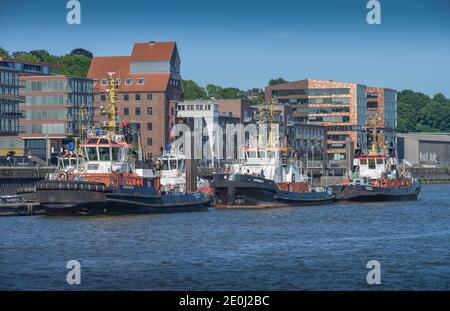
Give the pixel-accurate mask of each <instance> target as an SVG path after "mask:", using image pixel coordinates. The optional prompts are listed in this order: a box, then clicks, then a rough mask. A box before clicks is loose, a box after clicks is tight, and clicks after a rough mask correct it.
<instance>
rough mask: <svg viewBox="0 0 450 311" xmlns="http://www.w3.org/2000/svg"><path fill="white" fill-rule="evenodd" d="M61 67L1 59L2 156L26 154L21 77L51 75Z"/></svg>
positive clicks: (0, 133)
mask: <svg viewBox="0 0 450 311" xmlns="http://www.w3.org/2000/svg"><path fill="white" fill-rule="evenodd" d="M60 67H61V66H58V65H53V64H48V63H42V62H31V61H24V60H18V59H13V58H4V57H0V97H1V99H0V102H1V104H0V119H1V120H0V135H1V136H2V137H1V140H0V155H7V154H10V153H13V154H15V155H23V154H24V141H23V140H22V138H21V137H20V135H19V131H20V129H21V122H22V120H23V119H22V118H21V114H20V107H19V102H20V101H22V102H23V96H22V90H23V88H19V77H21V76H45V75H50V74H52V73H53V72H54V70H55V69H57V68H60Z"/></svg>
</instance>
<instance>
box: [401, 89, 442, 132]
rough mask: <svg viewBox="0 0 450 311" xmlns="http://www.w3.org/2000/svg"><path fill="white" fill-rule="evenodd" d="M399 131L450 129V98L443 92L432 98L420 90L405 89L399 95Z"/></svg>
mask: <svg viewBox="0 0 450 311" xmlns="http://www.w3.org/2000/svg"><path fill="white" fill-rule="evenodd" d="M397 103H398V108H397V112H398V126H397V131H398V132H448V131H450V100H449V99H447V98H446V97H445V96H444V95H443V94H436V95H435V96H434V97H433V98H432V99H431V98H430V97H429V96H427V95H425V94H423V93H420V92H413V91H411V90H404V91H401V92H399V93H398V95H397Z"/></svg>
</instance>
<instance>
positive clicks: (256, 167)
mask: <svg viewBox="0 0 450 311" xmlns="http://www.w3.org/2000/svg"><path fill="white" fill-rule="evenodd" d="M270 111H271V113H270V116H269V124H270V128H272V126H271V120H272V105H271V106H270ZM261 120H262V117H260V121H261ZM260 128H261V127H260ZM271 135H272V133H269V138H268V144H266V143H265V139H264V137H260V139H259V141H260V142H261V146H259V145H258V146H257V147H254V148H248V147H246V148H243V153H244V156H245V158H244V161H243V163H241V164H237V165H232V166H230V168H229V170H228V171H227V172H225V174H217V175H215V176H214V180H213V182H212V184H211V187H212V188H213V195H214V203H215V206H216V208H277V207H289V206H304V205H317V204H326V203H330V202H333V201H334V199H335V196H334V194H333V192H332V190H331V189H325V188H322V187H316V188H313V187H311V186H310V185H309V183H308V177H307V176H305V175H304V174H302V171H301V169H300V168H299V165H298V162H297V161H296V159H295V157H294V156H293V152H292V150H291V149H290V148H287V147H272V145H273V143H272V137H271ZM261 136H262V135H261ZM265 145H268V146H267V147H265Z"/></svg>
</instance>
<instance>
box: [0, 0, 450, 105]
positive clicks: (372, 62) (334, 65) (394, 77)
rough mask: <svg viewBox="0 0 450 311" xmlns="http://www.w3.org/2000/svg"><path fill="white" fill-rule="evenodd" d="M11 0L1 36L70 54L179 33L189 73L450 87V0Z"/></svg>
mask: <svg viewBox="0 0 450 311" xmlns="http://www.w3.org/2000/svg"><path fill="white" fill-rule="evenodd" d="M79 1H80V3H81V8H82V10H81V11H82V16H81V25H68V24H67V23H66V14H67V9H66V2H67V1H66V0H45V1H35V0H22V1H17V0H2V1H1V5H0V46H1V47H3V48H6V49H7V50H9V51H16V50H31V49H47V50H49V51H50V52H51V53H54V54H64V53H68V52H70V50H72V49H73V48H78V47H82V48H86V49H88V50H90V51H92V52H93V53H94V55H97V56H105V55H128V54H130V52H131V48H132V45H133V43H134V42H145V41H151V40H156V41H176V42H177V44H178V48H179V50H180V54H181V59H182V67H181V70H182V76H183V78H184V79H193V80H195V81H197V82H198V83H199V84H200V85H202V86H204V85H206V84H207V83H214V84H219V85H222V86H235V87H239V88H244V89H246V88H251V87H264V86H265V85H266V84H267V81H268V80H269V79H270V78H274V77H279V76H281V77H284V78H285V79H287V80H292V81H293V80H300V79H304V78H312V79H333V80H338V81H346V82H360V83H363V84H368V85H375V86H387V87H391V88H395V89H398V90H401V89H405V88H409V89H413V90H417V91H422V92H425V93H427V94H430V95H433V94H435V93H438V92H441V93H444V94H445V95H446V96H448V97H450V0H427V1H413V0H409V1H408V0H380V2H381V8H382V11H381V12H382V21H381V25H368V24H367V23H366V15H367V12H368V10H367V9H366V4H367V1H366V0H345V1H339V0H314V1H312V0H311V1H301V0H295V1H294V0H291V1H287V0H277V1H273V0H271V1H266V0H259V1H254V0H240V1H237V0H226V1H225V0H222V1H217V0H209V1H205V0H197V1H196V0H191V1H187V0H171V1H161V0H160V1H153V0H145V1H137V0H128V1H114V0H109V1H106V0H79Z"/></svg>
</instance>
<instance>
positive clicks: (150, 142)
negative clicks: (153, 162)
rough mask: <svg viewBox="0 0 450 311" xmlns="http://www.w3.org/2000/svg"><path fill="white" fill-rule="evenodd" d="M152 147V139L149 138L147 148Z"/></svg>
mask: <svg viewBox="0 0 450 311" xmlns="http://www.w3.org/2000/svg"><path fill="white" fill-rule="evenodd" d="M152 145H153V139H152V138H151V137H148V138H147V146H152Z"/></svg>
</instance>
